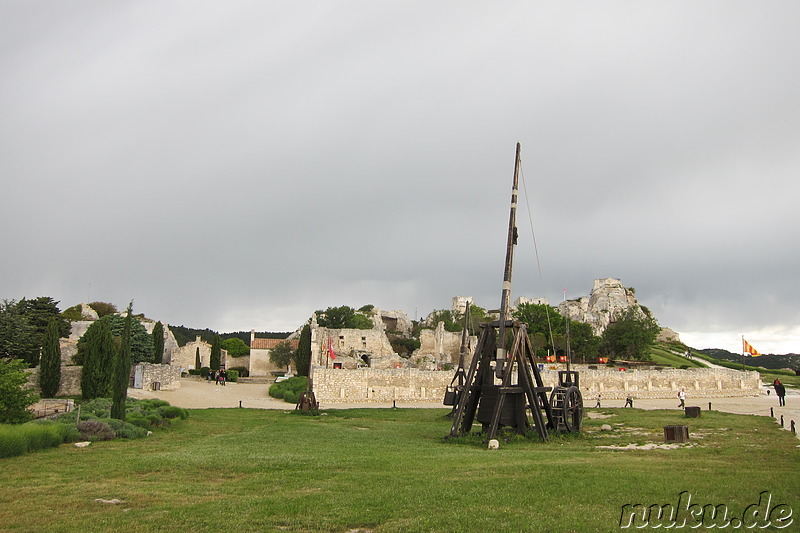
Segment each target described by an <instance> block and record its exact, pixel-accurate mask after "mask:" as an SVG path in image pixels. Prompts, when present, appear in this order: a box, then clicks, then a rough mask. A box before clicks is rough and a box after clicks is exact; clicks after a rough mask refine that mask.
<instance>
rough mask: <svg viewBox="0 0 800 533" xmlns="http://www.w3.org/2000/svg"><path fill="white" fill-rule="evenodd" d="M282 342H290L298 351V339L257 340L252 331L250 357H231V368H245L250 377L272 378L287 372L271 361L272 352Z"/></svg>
mask: <svg viewBox="0 0 800 533" xmlns="http://www.w3.org/2000/svg"><path fill="white" fill-rule="evenodd" d="M281 342H288V343H289V344H290V345H291V347H292V349H294V350H296V349H297V345H298V343H299V341H298V340H297V339H257V338H256V332H255V330H251V331H250V355H245V356H241V357H231V358H229V359H228V361H229V363H228V365H229V367H230V368H233V367H237V366H244V367H246V368H247V369H248V371H249V373H250V377H264V376H272V375H274V374H276V373H281V372H286V368H285V367H279V366H277V365H275V364H274V363H273V362H272V361H270V360H269V355H270V352H272V349H273V348H275V346H277V345H278V344H280V343H281Z"/></svg>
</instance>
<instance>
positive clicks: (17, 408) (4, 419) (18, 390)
mask: <svg viewBox="0 0 800 533" xmlns="http://www.w3.org/2000/svg"><path fill="white" fill-rule="evenodd" d="M28 373H29V372H28V371H27V364H25V361H22V360H20V359H6V358H3V359H0V424H21V423H22V422H27V421H28V420H30V419H31V418H33V415H32V413H31V412H30V411H28V407H29V406H30V405H33V404H34V403H36V402H37V401H38V400H39V397H38V396H37V395H36V393H35V392H34V391H33V390H31V389H29V388H28V387H27V383H28Z"/></svg>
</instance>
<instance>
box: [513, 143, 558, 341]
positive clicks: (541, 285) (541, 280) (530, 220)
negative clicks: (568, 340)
mask: <svg viewBox="0 0 800 533" xmlns="http://www.w3.org/2000/svg"><path fill="white" fill-rule="evenodd" d="M519 174H520V177H521V178H522V192H523V194H524V196H525V207H526V208H527V211H528V223H529V224H530V226H531V235H533V253H534V255H535V256H536V267H537V268H538V269H539V291H540V294H544V277H543V276H542V264H541V262H540V261H539V246H538V245H537V244H536V232H535V231H534V230H533V215H532V213H531V212H532V209H531V203H530V201H528V186H527V185H526V183H525V172H524V171H523V169H522V158H521V157H520V161H519ZM545 316H547V331H548V332H549V333H550V345H551V346H552V347H553V351H554V353H555V347H556V344H555V341H554V340H553V326H552V324H551V323H550V309H549V308H548V309H547V313H545Z"/></svg>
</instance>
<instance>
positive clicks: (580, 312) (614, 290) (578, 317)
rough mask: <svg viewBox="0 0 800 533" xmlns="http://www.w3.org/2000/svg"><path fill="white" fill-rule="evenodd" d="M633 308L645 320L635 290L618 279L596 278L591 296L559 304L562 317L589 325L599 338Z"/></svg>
mask: <svg viewBox="0 0 800 533" xmlns="http://www.w3.org/2000/svg"><path fill="white" fill-rule="evenodd" d="M629 309H633V310H634V313H636V314H637V315H639V316H640V317H642V318H644V317H645V312H644V311H643V310H642V308H641V306H640V305H639V302H637V301H636V296H635V295H634V292H633V290H632V289H629V288H627V287H625V286H624V285H623V284H622V282H621V281H620V280H618V279H615V278H602V279H596V280H594V288H593V289H592V292H591V294H589V296H584V297H583V298H579V299H577V300H567V301H566V302H561V303H560V304H558V312H559V313H560V314H561V315H562V316H565V317H567V318H569V319H571V320H574V321H576V322H583V323H585V324H589V325H590V326H592V331H593V332H594V334H595V335H601V334H602V333H603V331H605V329H606V328H607V327H608V325H609V324H610V323H611V322H613V321H614V319H615V318H617V317H620V316H622V315H624V314H625V313H626V312H627V311H628V310H629Z"/></svg>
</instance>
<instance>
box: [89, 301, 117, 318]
mask: <svg viewBox="0 0 800 533" xmlns="http://www.w3.org/2000/svg"><path fill="white" fill-rule="evenodd" d="M89 307H91V308H92V309H94V310H95V312H96V313H97V316H98V318H103V317H104V316H108V315H114V314H116V313H119V311H117V306H116V305H114V304H110V303H108V302H92V303H90V304H89Z"/></svg>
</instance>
